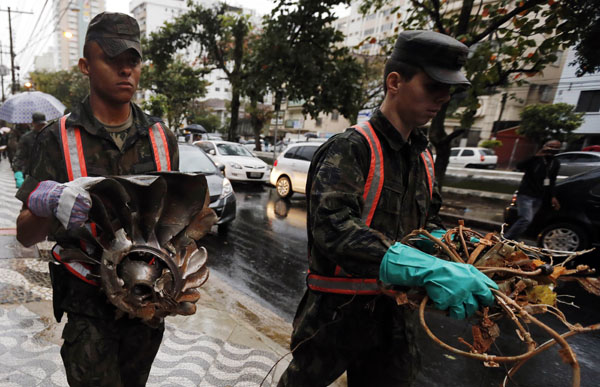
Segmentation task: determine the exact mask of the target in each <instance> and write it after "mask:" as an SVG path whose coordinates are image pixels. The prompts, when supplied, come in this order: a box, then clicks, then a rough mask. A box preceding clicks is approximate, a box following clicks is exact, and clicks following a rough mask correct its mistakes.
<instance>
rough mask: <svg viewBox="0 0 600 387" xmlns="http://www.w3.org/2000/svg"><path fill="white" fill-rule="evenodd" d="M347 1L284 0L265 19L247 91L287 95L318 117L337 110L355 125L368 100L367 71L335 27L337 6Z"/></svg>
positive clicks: (251, 61) (252, 59)
mask: <svg viewBox="0 0 600 387" xmlns="http://www.w3.org/2000/svg"><path fill="white" fill-rule="evenodd" d="M346 3H349V1H340V0H297V1H280V2H279V4H278V6H277V7H276V8H275V9H274V10H273V12H272V13H271V15H270V17H269V18H267V19H265V22H264V24H263V32H262V34H261V35H260V37H259V39H258V40H257V42H256V45H255V46H254V48H253V50H252V53H251V54H250V63H249V64H248V66H250V67H251V68H252V71H249V73H250V74H252V77H251V79H250V81H248V82H247V83H246V85H247V89H248V88H252V87H254V88H264V89H266V90H268V91H270V92H272V93H273V94H275V95H277V91H278V90H279V91H282V93H281V96H282V97H287V99H288V100H292V101H304V104H303V111H304V113H305V114H310V115H311V116H312V117H317V116H318V115H319V113H322V112H323V113H331V112H333V111H334V110H337V111H339V112H340V113H341V114H342V115H343V116H345V117H347V118H349V119H350V120H354V121H355V120H356V116H357V114H358V110H359V108H360V107H359V105H360V102H359V101H360V99H361V97H362V95H361V94H362V91H361V88H360V86H359V78H360V76H361V75H362V70H361V66H360V64H359V63H357V61H356V59H355V58H354V57H353V56H352V55H351V54H350V51H349V49H348V48H347V47H344V46H342V44H341V43H342V42H343V40H344V37H343V34H342V33H341V32H340V31H337V30H336V29H335V28H334V27H333V22H334V21H335V15H334V14H333V7H334V6H336V5H338V4H346ZM259 94H260V93H259ZM280 102H281V101H276V104H277V103H280Z"/></svg>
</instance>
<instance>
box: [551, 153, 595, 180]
mask: <svg viewBox="0 0 600 387" xmlns="http://www.w3.org/2000/svg"><path fill="white" fill-rule="evenodd" d="M555 157H556V159H557V160H558V161H560V169H559V170H558V174H559V175H561V176H572V175H576V174H578V173H581V172H587V171H591V170H592V169H596V168H600V152H564V153H559V154H557V155H556V156H555Z"/></svg>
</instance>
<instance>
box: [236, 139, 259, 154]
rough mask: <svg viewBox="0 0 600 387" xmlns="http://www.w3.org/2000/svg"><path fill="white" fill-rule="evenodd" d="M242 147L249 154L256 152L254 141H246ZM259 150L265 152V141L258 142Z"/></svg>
mask: <svg viewBox="0 0 600 387" xmlns="http://www.w3.org/2000/svg"><path fill="white" fill-rule="evenodd" d="M242 145H244V147H245V148H246V149H248V150H249V151H251V152H254V151H255V150H256V141H255V140H254V139H251V140H246V141H245V142H244V143H243V144H242ZM260 149H261V150H262V151H263V152H265V141H264V140H260Z"/></svg>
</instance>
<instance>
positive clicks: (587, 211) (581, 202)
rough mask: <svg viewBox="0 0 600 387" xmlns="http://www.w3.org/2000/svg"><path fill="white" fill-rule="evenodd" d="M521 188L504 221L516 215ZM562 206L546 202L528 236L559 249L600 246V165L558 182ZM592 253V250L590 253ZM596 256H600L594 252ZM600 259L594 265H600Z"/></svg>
mask: <svg viewBox="0 0 600 387" xmlns="http://www.w3.org/2000/svg"><path fill="white" fill-rule="evenodd" d="M517 195H518V192H516V193H515V195H513V200H512V202H511V203H510V205H509V206H508V207H507V208H506V209H505V211H504V221H505V222H506V223H508V224H512V223H514V222H515V220H516V219H517V211H518V210H517V204H516V198H517ZM556 197H557V199H558V201H559V202H560V210H558V211H555V210H552V209H551V208H550V206H549V204H545V205H544V206H543V207H542V209H541V210H540V211H539V212H538V213H537V214H536V216H535V217H534V219H533V222H532V223H531V225H530V226H529V228H528V229H527V231H526V232H525V236H531V237H536V236H537V243H538V245H539V246H540V247H544V248H547V249H552V250H560V251H579V250H583V249H587V248H590V247H596V248H598V247H600V169H595V170H593V171H589V172H585V173H582V174H578V175H575V176H571V177H568V178H566V179H565V180H563V181H561V182H558V183H556ZM587 255H590V254H587ZM594 257H595V258H594V259H600V254H595V255H594ZM598 263H600V261H598V262H593V263H592V264H593V266H595V267H596V268H600V265H599V264H598Z"/></svg>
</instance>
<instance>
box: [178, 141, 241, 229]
mask: <svg viewBox="0 0 600 387" xmlns="http://www.w3.org/2000/svg"><path fill="white" fill-rule="evenodd" d="M179 171H180V172H186V173H198V174H202V175H204V176H206V182H207V183H208V194H209V196H210V204H209V207H210V208H212V209H213V210H214V211H215V213H216V214H217V218H218V221H217V227H218V228H217V229H218V231H219V234H224V233H226V232H227V230H228V229H229V225H230V224H231V222H233V221H234V220H235V211H236V201H235V194H234V192H233V187H232V186H231V183H230V182H229V179H227V178H226V177H224V176H223V174H222V173H221V171H220V170H219V168H218V167H217V166H216V165H215V163H213V161H212V160H211V159H210V158H209V157H208V156H207V155H206V153H204V151H202V149H200V148H199V147H197V146H194V145H190V144H179Z"/></svg>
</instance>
